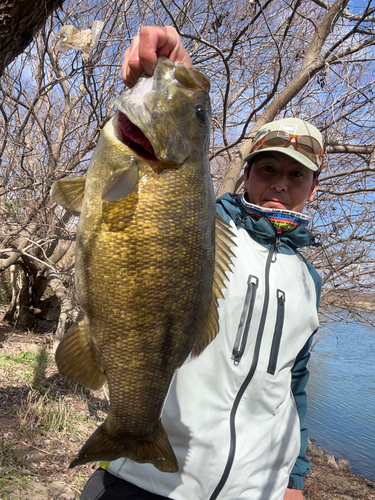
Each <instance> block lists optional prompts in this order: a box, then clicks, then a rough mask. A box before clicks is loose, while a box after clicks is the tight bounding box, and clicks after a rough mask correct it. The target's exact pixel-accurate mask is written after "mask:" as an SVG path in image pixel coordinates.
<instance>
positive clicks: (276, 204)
mask: <svg viewBox="0 0 375 500" xmlns="http://www.w3.org/2000/svg"><path fill="white" fill-rule="evenodd" d="M262 206H263V207H265V208H279V209H284V210H287V209H288V204H287V203H283V202H282V201H280V200H265V201H263V203H262Z"/></svg>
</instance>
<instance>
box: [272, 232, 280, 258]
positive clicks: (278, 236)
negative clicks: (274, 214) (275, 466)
mask: <svg viewBox="0 0 375 500" xmlns="http://www.w3.org/2000/svg"><path fill="white" fill-rule="evenodd" d="M280 245H281V236H280V235H277V236H276V240H275V246H274V249H273V256H272V260H271V262H272V263H273V262H276V260H277V254H278V252H279V246H280Z"/></svg>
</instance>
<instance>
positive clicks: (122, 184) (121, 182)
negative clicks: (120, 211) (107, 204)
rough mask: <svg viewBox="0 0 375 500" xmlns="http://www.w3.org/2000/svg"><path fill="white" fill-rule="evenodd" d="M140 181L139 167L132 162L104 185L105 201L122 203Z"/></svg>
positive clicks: (114, 174)
mask: <svg viewBox="0 0 375 500" xmlns="http://www.w3.org/2000/svg"><path fill="white" fill-rule="evenodd" d="M138 180H139V167H138V165H137V163H136V162H135V161H134V162H131V163H130V165H128V166H126V168H122V169H120V170H117V171H116V172H114V173H113V174H112V175H111V176H110V178H109V179H108V180H107V182H106V183H105V185H104V188H103V191H102V200H103V201H120V200H123V199H124V198H126V197H127V196H128V195H129V194H130V193H131V192H132V191H133V189H134V188H135V187H136V185H137V184H138Z"/></svg>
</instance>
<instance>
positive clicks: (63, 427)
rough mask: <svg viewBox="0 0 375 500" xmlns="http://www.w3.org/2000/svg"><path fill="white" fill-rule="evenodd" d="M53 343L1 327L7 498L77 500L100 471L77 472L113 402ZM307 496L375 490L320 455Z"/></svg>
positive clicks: (359, 499) (0, 405) (361, 495)
mask: <svg viewBox="0 0 375 500" xmlns="http://www.w3.org/2000/svg"><path fill="white" fill-rule="evenodd" d="M46 325H47V326H48V324H46ZM52 341H53V335H52V332H51V331H50V330H48V329H46V328H45V329H44V330H38V331H34V332H20V331H15V330H12V329H11V328H10V327H9V326H6V325H3V324H1V323H0V421H1V428H0V499H4V500H5V499H9V500H54V499H65V500H74V499H77V498H79V495H80V492H81V491H82V488H83V486H84V484H85V483H86V481H87V479H88V477H89V476H90V475H91V474H92V472H93V470H92V469H93V467H95V466H96V464H87V465H84V466H80V467H76V468H74V469H72V470H71V469H69V463H70V462H71V460H72V459H73V457H74V456H75V454H76V453H77V451H78V450H79V449H80V447H81V446H82V444H83V443H84V442H85V441H86V439H87V438H88V437H89V436H90V435H91V433H92V432H93V431H94V430H95V429H96V428H97V426H98V425H99V424H100V423H101V422H102V421H103V419H104V418H105V416H106V414H107V411H108V404H107V400H106V398H105V396H104V393H103V391H96V392H90V391H88V390H87V389H84V388H83V387H81V386H79V385H78V384H76V383H74V382H71V381H69V380H68V379H65V378H64V377H62V376H61V375H60V374H59V373H58V371H57V368H56V365H55V363H54V360H53V356H52V354H51V352H52ZM305 494H306V500H331V499H341V500H348V499H355V500H375V484H374V483H373V482H371V481H369V480H367V479H365V478H362V477H360V476H355V475H354V474H350V473H348V472H345V471H337V470H336V469H334V468H333V467H332V466H330V465H328V464H327V463H326V462H324V461H323V460H321V459H319V458H318V457H312V470H311V472H310V474H309V476H308V478H307V480H306V492H305Z"/></svg>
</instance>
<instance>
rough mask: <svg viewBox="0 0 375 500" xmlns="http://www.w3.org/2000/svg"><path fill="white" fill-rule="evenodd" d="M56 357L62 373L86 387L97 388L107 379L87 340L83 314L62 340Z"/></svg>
mask: <svg viewBox="0 0 375 500" xmlns="http://www.w3.org/2000/svg"><path fill="white" fill-rule="evenodd" d="M55 359H56V364H57V367H58V369H59V372H60V373H61V374H62V375H64V376H65V377H68V378H70V379H71V380H74V381H75V382H78V383H79V384H81V385H83V386H84V387H87V388H89V389H92V390H97V389H100V388H101V387H102V385H103V384H104V383H105V381H106V378H105V374H104V371H103V370H102V368H101V367H100V365H99V363H98V361H97V358H96V355H95V352H94V350H93V348H92V346H91V345H90V344H89V342H88V341H87V336H86V334H85V330H84V319H83V316H80V318H79V319H78V321H77V322H76V323H75V324H74V325H73V326H72V328H71V329H70V330H69V331H68V333H67V334H66V335H65V337H64V338H63V339H62V341H61V342H60V344H59V346H58V348H57V350H56V354H55Z"/></svg>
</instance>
